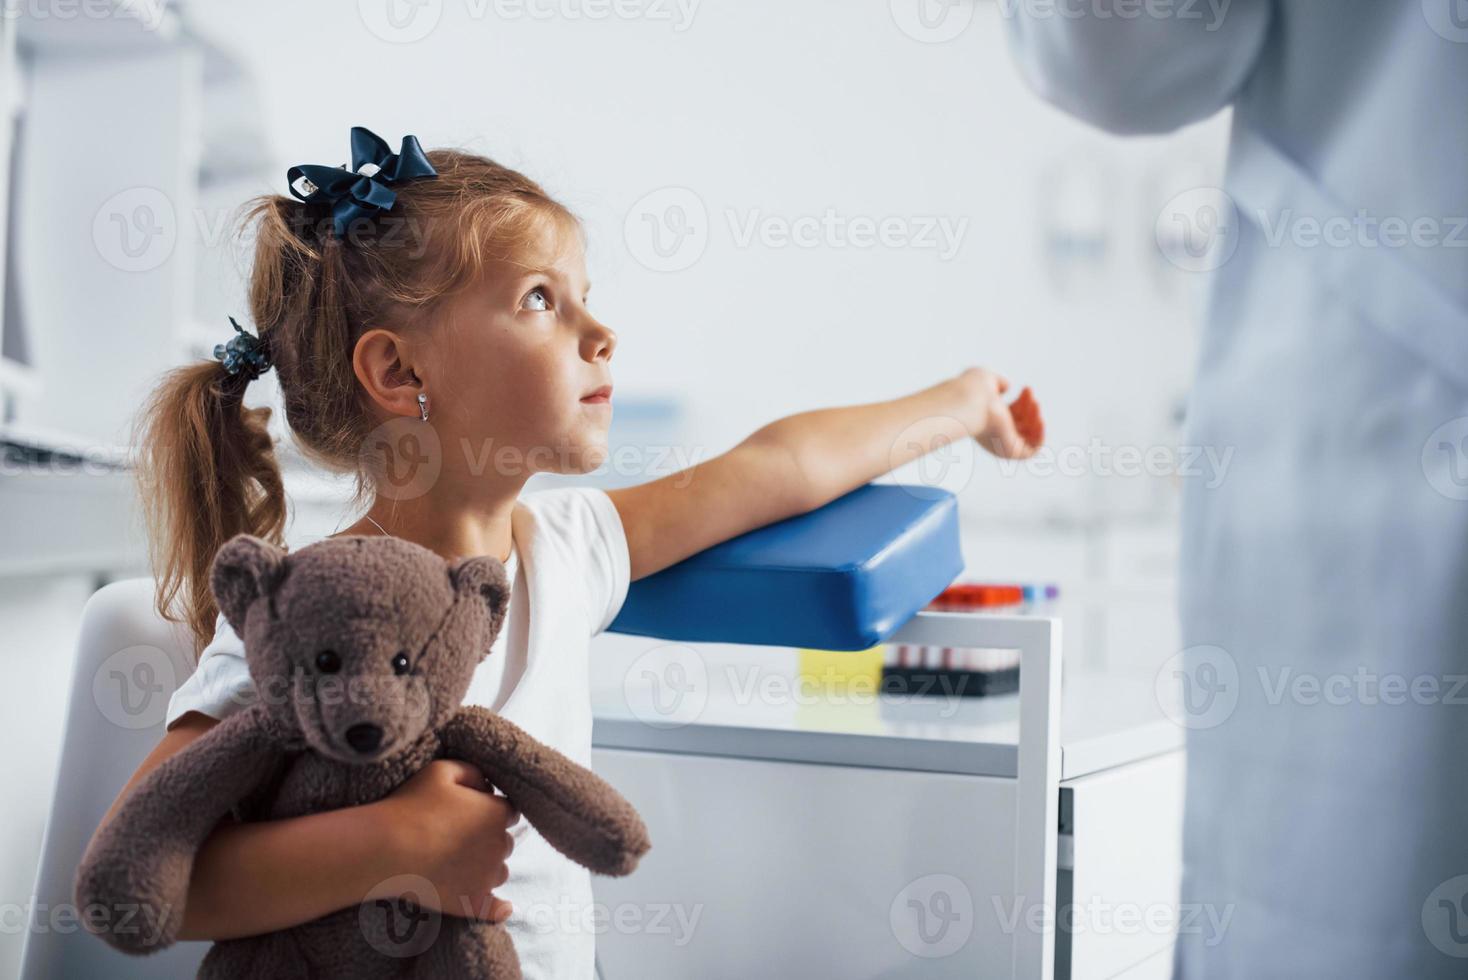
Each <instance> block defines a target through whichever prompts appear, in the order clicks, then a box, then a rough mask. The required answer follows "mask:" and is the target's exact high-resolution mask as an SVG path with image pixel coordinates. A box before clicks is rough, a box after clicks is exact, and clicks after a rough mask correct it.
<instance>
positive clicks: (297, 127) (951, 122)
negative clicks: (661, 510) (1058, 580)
mask: <svg viewBox="0 0 1468 980" xmlns="http://www.w3.org/2000/svg"><path fill="white" fill-rule="evenodd" d="M593 3H594V0H593ZM626 3H627V5H628V7H629V8H635V9H640V10H643V11H647V12H649V14H648V16H645V17H642V18H637V19H626V18H617V17H608V18H605V19H601V20H591V19H589V15H588V14H587V10H588V9H589V8H588V4H587V3H586V0H535V5H534V6H533V7H531V8H530V9H533V10H536V11H538V12H539V13H541V14H549V15H550V16H549V17H548V18H546V19H536V18H534V17H531V16H529V15H528V14H525V15H520V16H516V15H515V11H522V10H525V9H526V8H525V7H524V6H523V5H522V4H521V3H520V0H513V2H512V0H500V2H498V3H491V2H490V0H431V2H428V3H425V4H421V5H418V6H416V7H410V6H409V5H407V4H406V3H402V2H401V0H363V2H362V3H361V4H352V3H318V4H309V5H308V4H300V3H292V2H288V0H262V2H255V3H251V4H248V5H240V4H226V3H198V4H195V5H193V6H191V7H190V8H189V13H190V15H191V19H192V20H193V21H194V22H195V24H196V25H197V27H198V28H199V29H200V30H201V31H204V32H206V33H208V34H209V35H211V36H212V37H215V38H217V39H218V42H219V43H220V44H221V45H224V46H226V47H228V48H229V49H231V50H232V51H233V52H235V53H236V54H237V55H238V56H239V57H240V58H241V59H243V60H244V61H245V63H246V64H247V65H252V66H253V67H254V68H255V70H256V73H257V78H258V84H259V89H260V99H261V103H262V105H263V111H264V116H265V119H266V126H267V130H268V133H269V138H270V142H271V147H270V150H271V152H272V153H273V154H274V157H275V159H276V161H277V165H276V168H275V171H276V173H275V175H274V177H273V178H272V179H273V183H271V184H269V185H268V187H269V188H270V189H275V190H279V191H284V189H285V188H284V184H285V181H284V171H285V169H286V167H287V166H289V165H291V164H294V163H301V162H319V163H329V164H336V163H340V162H341V160H342V159H344V158H345V157H346V155H347V131H348V128H349V127H350V126H351V125H353V124H362V125H366V126H368V127H370V128H372V129H373V130H375V131H376V132H378V133H380V134H382V135H383V136H384V137H385V138H387V139H388V140H389V141H390V142H392V143H393V144H394V145H396V142H397V140H398V139H399V138H400V137H401V135H403V134H405V133H415V134H417V135H418V136H419V137H420V139H421V140H422V141H423V142H424V143H425V145H428V146H434V145H442V144H462V145H465V146H468V147H471V148H473V149H476V150H478V151H480V152H484V153H487V154H489V155H491V156H494V157H496V158H498V159H500V160H502V161H504V162H507V163H510V164H512V165H515V166H518V167H520V168H522V169H524V170H525V171H526V172H527V173H529V174H530V175H531V176H533V177H535V178H537V179H539V180H540V181H542V182H543V183H544V184H545V185H546V186H547V187H548V189H550V190H551V191H552V192H553V193H555V194H557V195H558V196H560V197H561V198H562V199H563V200H565V201H566V202H567V203H569V204H570V205H571V206H572V207H573V208H574V209H575V210H576V211H578V212H579V213H580V214H581V215H582V216H583V217H584V218H585V220H586V222H587V224H588V226H589V229H590V233H591V240H592V253H591V256H590V267H591V268H590V272H591V276H592V280H593V283H594V287H595V288H594V290H593V294H592V295H593V302H594V306H595V308H596V309H597V311H598V312H599V314H600V315H601V316H602V318H603V319H604V320H605V321H606V322H608V323H609V324H611V325H612V326H613V327H615V328H616V329H617V330H618V331H619V332H620V335H621V347H620V350H619V352H618V354H617V356H616V358H615V360H614V364H613V367H614V372H615V375H616V379H617V384H618V388H619V391H622V392H625V393H627V394H628V395H632V394H635V393H653V392H668V393H671V394H674V395H676V396H678V397H680V398H682V399H684V400H686V402H687V404H688V408H689V410H690V412H691V413H692V414H693V416H694V417H695V418H696V420H697V425H696V431H697V434H698V439H699V442H700V446H701V449H702V450H703V451H704V452H706V453H714V452H718V451H720V450H722V449H723V448H726V447H727V446H728V445H729V444H731V443H733V442H734V441H736V440H737V439H738V438H739V437H741V436H742V435H743V434H745V433H747V432H748V431H749V430H750V429H752V428H754V427H756V426H757V425H759V424H761V423H762V422H765V421H768V420H769V419H771V418H773V417H776V416H778V415H781V414H785V413H788V412H792V411H796V410H800V409H805V408H811V407H815V406H821V405H828V404H838V403H841V402H850V401H860V400H866V399H874V398H882V397H889V396H894V395H898V394H901V393H904V392H907V391H911V390H913V389H916V388H918V387H921V386H924V385H927V384H930V383H932V382H934V381H936V380H938V379H940V378H942V377H945V376H947V375H948V374H950V373H952V372H954V371H956V370H958V369H959V368H960V367H962V366H965V365H968V364H985V365H989V366H992V367H994V368H996V369H1000V370H1002V371H1004V372H1005V373H1007V374H1009V375H1010V376H1011V377H1012V378H1013V379H1014V380H1015V381H1018V382H1022V383H1032V384H1034V385H1035V386H1036V388H1037V389H1038V391H1039V393H1040V394H1041V396H1042V398H1043V400H1044V404H1045V408H1046V413H1047V417H1048V419H1049V421H1050V425H1051V433H1052V438H1053V440H1054V442H1055V444H1057V445H1065V444H1072V445H1076V446H1085V445H1086V444H1087V442H1088V440H1089V439H1091V438H1092V437H1093V436H1098V437H1100V438H1102V439H1104V440H1105V441H1106V442H1107V443H1108V444H1109V445H1112V446H1116V445H1124V444H1136V445H1143V446H1145V445H1150V444H1152V443H1155V442H1156V441H1158V440H1159V439H1160V438H1166V437H1168V435H1169V430H1168V423H1167V419H1168V418H1169V417H1170V416H1171V415H1172V414H1173V413H1174V412H1175V410H1176V408H1177V405H1178V402H1179V399H1180V397H1181V396H1182V394H1183V392H1184V389H1185V387H1186V382H1187V378H1188V376H1189V373H1190V369H1191V362H1192V357H1193V349H1194V344H1195V333H1196V331H1195V326H1194V324H1195V316H1194V306H1193V301H1194V299H1195V298H1196V293H1197V289H1196V286H1197V285H1198V283H1197V281H1196V279H1195V278H1194V277H1192V276H1190V275H1189V274H1186V273H1183V272H1180V271H1179V270H1177V269H1174V268H1172V267H1170V266H1168V265H1167V264H1166V263H1165V262H1164V261H1162V260H1161V259H1160V258H1159V256H1158V251H1157V248H1156V246H1155V244H1154V238H1153V224H1154V220H1155V218H1156V216H1157V214H1158V210H1159V208H1160V206H1161V204H1162V202H1163V201H1165V200H1166V199H1167V197H1169V196H1170V193H1171V191H1170V188H1173V187H1178V188H1181V187H1194V186H1198V182H1199V179H1200V175H1201V176H1202V177H1203V179H1206V178H1207V176H1208V174H1209V173H1211V172H1214V171H1216V168H1217V165H1218V160H1219V156H1220V147H1221V139H1222V133H1223V129H1222V125H1221V123H1220V121H1215V122H1213V123H1210V124H1208V125H1206V126H1204V127H1201V128H1199V129H1197V130H1194V131H1193V132H1190V133H1186V134H1183V135H1182V136H1179V137H1173V138H1169V139H1164V140H1143V141H1121V140H1116V139H1113V138H1110V137H1107V136H1104V135H1101V134H1099V133H1096V132H1093V131H1090V130H1088V129H1086V128H1084V127H1082V126H1081V125H1080V124H1078V123H1075V122H1073V121H1071V120H1069V119H1068V118H1066V117H1064V116H1062V115H1061V114H1060V113H1058V112H1057V111H1054V110H1052V109H1050V108H1049V107H1048V106H1046V105H1044V104H1043V103H1041V102H1040V101H1039V100H1038V99H1037V98H1035V97H1034V96H1033V95H1031V94H1030V93H1029V92H1028V90H1027V89H1026V88H1025V87H1024V86H1023V84H1022V83H1021V81H1020V79H1019V77H1018V74H1017V72H1016V71H1015V69H1014V67H1013V65H1012V64H1011V62H1010V60H1009V57H1008V54H1007V52H1006V50H1005V47H1004V43H1003V34H1002V21H1001V17H1000V13H999V7H998V6H997V5H994V4H987V3H985V4H979V5H977V6H971V5H968V4H963V3H960V4H958V5H956V6H954V7H953V8H951V10H953V11H957V13H956V14H953V16H958V17H960V18H962V17H963V16H964V15H965V14H968V15H971V16H972V21H971V22H970V23H969V24H968V26H967V28H966V29H965V30H963V31H962V33H960V34H959V35H958V36H957V37H956V38H954V39H953V40H951V41H948V42H946V43H938V44H931V43H922V42H920V41H918V40H915V39H914V38H913V37H912V36H910V35H909V34H908V33H905V32H904V30H903V29H902V28H901V27H900V26H899V20H905V19H907V12H906V11H905V7H906V6H907V4H906V3H904V0H894V2H893V3H892V4H891V5H889V4H883V3H873V4H864V5H852V4H845V3H837V2H833V0H809V2H802V3H796V4H791V3H779V2H776V0H750V2H743V3H730V2H713V0H707V2H704V3H701V4H696V5H695V6H693V8H692V15H691V19H687V20H682V19H681V16H682V15H679V14H677V13H676V10H677V8H676V7H673V6H671V4H670V5H669V6H667V7H666V8H665V7H664V6H663V5H662V4H661V3H656V4H655V3H653V2H652V0H647V2H641V0H626ZM590 9H597V8H595V7H591V8H590ZM387 10H394V11H396V12H397V14H399V15H400V16H403V17H407V18H410V19H408V20H406V21H401V22H400V23H404V24H405V25H406V26H404V27H403V28H401V29H396V28H392V27H391V26H390V25H389V23H388V21H386V19H385V11H387ZM414 12H416V14H414ZM653 12H660V13H668V14H670V15H671V16H672V18H673V19H672V21H669V20H665V19H658V18H657V17H656V16H654V15H653ZM369 21H370V23H369ZM960 22H961V20H960ZM429 26H432V29H431V30H429V31H428V32H427V33H426V35H425V36H423V37H421V39H419V40H416V41H413V42H411V43H393V42H391V41H388V40H384V39H383V38H384V37H391V38H399V39H401V38H406V37H414V36H416V35H418V34H419V33H421V32H422V31H423V30H424V29H426V28H428V27H429ZM680 28H681V29H680ZM326 38H331V40H330V41H329V42H328V41H326V40H325V39H326ZM664 188H686V189H688V190H690V191H692V192H693V194H694V195H695V203H696V205H701V206H702V207H703V208H704V209H705V210H706V212H707V215H708V222H707V224H701V223H700V224H699V227H703V228H704V229H705V234H706V248H705V249H704V250H703V252H702V254H701V256H699V257H698V258H697V260H696V261H693V262H692V264H691V265H688V266H687V267H686V268H681V269H679V270H678V271H669V272H659V271H654V270H652V269H649V268H647V267H646V266H645V265H643V264H642V263H641V262H640V261H639V257H640V256H644V255H647V254H648V253H647V251H646V248H645V240H644V239H643V238H642V237H641V236H640V235H639V234H634V235H632V236H630V237H629V236H628V235H627V234H626V233H625V227H626V226H627V224H628V221H629V215H630V219H631V224H632V226H633V227H634V228H637V229H641V228H643V227H645V222H646V221H647V220H653V221H663V222H668V221H670V220H671V219H672V218H674V217H676V215H672V214H671V213H666V212H664V211H661V210H659V209H658V208H657V207H656V205H657V204H658V203H659V202H660V201H663V200H674V201H675V203H676V202H677V200H678V199H676V198H669V197H668V195H666V194H665V195H664V196H663V197H662V198H654V199H653V201H652V202H651V203H652V205H653V208H652V211H651V213H650V215H649V214H645V213H643V212H644V211H645V210H646V209H642V210H638V209H637V208H636V207H635V206H637V205H638V202H639V201H640V200H642V199H644V198H645V196H646V195H648V194H650V193H652V192H655V191H658V190H660V189H664ZM827 208H832V209H834V210H835V212H836V213H837V214H839V215H840V216H842V217H843V218H845V219H848V220H849V219H851V218H857V217H862V218H868V219H881V218H884V217H897V218H900V219H904V220H908V221H912V222H914V224H913V225H912V226H911V227H913V228H914V229H916V224H915V222H916V221H917V220H918V219H920V218H922V217H925V216H933V217H940V218H944V219H946V220H949V221H951V222H953V223H955V224H957V223H960V222H966V223H967V224H966V232H965V234H964V235H963V237H962V238H961V245H960V247H959V248H958V250H957V252H956V254H955V255H954V256H953V257H952V258H949V259H947V260H945V259H944V258H943V257H942V256H941V255H940V254H938V253H937V252H936V251H935V250H932V249H928V248H919V247H911V248H884V247H882V246H880V245H878V246H876V247H871V248H865V249H862V248H853V247H846V248H838V247H828V248H801V247H795V246H786V247H783V248H781V247H769V246H767V245H764V244H760V243H759V241H758V240H757V239H756V241H755V242H754V243H753V244H750V245H747V246H743V247H741V245H740V244H739V242H738V241H737V234H736V229H743V228H745V227H747V223H748V221H749V220H750V218H751V216H770V217H774V218H776V219H784V220H787V221H789V220H793V219H795V218H798V217H800V216H806V215H814V216H817V217H819V216H820V215H822V214H823V213H824V212H825V210H826V209H827ZM729 212H733V213H734V216H735V217H734V219H733V223H734V226H735V227H733V228H731V222H730V219H729V217H728V215H729ZM664 231H665V232H667V231H668V229H667V227H666V225H665V226H664ZM1057 236H1062V237H1063V236H1070V238H1071V239H1072V240H1073V241H1074V242H1078V243H1079V245H1080V246H1081V247H1083V248H1086V249H1103V250H1104V251H1105V255H1104V258H1102V259H1100V260H1098V261H1094V262H1087V261H1078V262H1071V263H1063V262H1061V263H1057V262H1052V261H1051V260H1050V258H1049V256H1050V254H1051V252H1050V251H1049V250H1047V246H1046V242H1047V241H1049V240H1051V239H1053V238H1055V237H1057ZM665 241H671V239H670V238H669V239H665ZM690 247H692V246H690ZM681 257H682V259H683V261H682V262H679V263H678V264H680V265H682V264H686V262H687V258H688V255H687V253H685V254H684V255H683V256H681ZM242 307H243V303H242V302H241V303H240V308H242ZM223 312H224V311H222V310H221V311H218V312H217V314H216V317H217V319H218V321H219V322H222V317H223ZM1091 482H1092V481H1090V480H1088V479H1079V478H1077V479H1070V478H1046V479H1024V478H1021V477H1016V478H1012V479H1002V478H999V477H998V476H997V474H996V472H995V470H994V468H993V467H992V466H990V465H988V464H986V463H981V464H980V466H979V469H978V472H977V474H976V475H975V478H974V480H973V483H972V486H971V487H970V491H971V496H972V498H973V501H972V503H973V505H974V506H975V507H976V508H977V509H978V510H979V511H981V512H983V513H987V514H993V513H1015V512H1019V513H1031V514H1033V513H1035V512H1036V509H1037V508H1041V507H1044V508H1045V509H1049V510H1053V509H1055V508H1057V507H1058V508H1062V509H1064V510H1066V511H1067V512H1076V511H1081V512H1087V513H1089V512H1090V509H1092V508H1093V505H1094V502H1095V501H1096V500H1097V498H1098V493H1100V494H1101V495H1102V496H1104V497H1105V499H1107V500H1113V499H1114V502H1115V506H1116V507H1117V508H1121V509H1127V510H1136V509H1141V508H1152V507H1153V505H1154V502H1155V491H1154V490H1152V489H1148V488H1143V487H1141V486H1140V483H1141V482H1142V481H1139V480H1132V481H1122V483H1123V484H1124V485H1122V486H1117V487H1112V488H1110V489H1106V490H1102V491H1098V489H1097V488H1096V487H1095V486H1093V485H1091Z"/></svg>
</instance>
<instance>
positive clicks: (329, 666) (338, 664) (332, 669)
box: [316, 650, 342, 674]
mask: <svg viewBox="0 0 1468 980" xmlns="http://www.w3.org/2000/svg"><path fill="white" fill-rule="evenodd" d="M316 669H317V670H319V671H321V672H322V673H323V674H335V673H336V672H337V671H339V670H341V669H342V658H341V657H339V656H337V653H336V651H335V650H322V651H321V652H320V653H318V654H317V655H316Z"/></svg>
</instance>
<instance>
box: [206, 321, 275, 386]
mask: <svg viewBox="0 0 1468 980" xmlns="http://www.w3.org/2000/svg"><path fill="white" fill-rule="evenodd" d="M229 322H230V324H231V325H232V326H233V327H234V329H235V334H236V336H234V337H231V338H230V339H229V343H227V344H215V345H214V358H215V360H217V361H219V362H220V363H221V364H223V365H224V370H225V371H227V372H229V373H230V374H240V373H242V372H243V373H244V375H245V379H246V380H247V381H254V380H255V379H256V378H258V377H260V375H262V374H264V373H265V372H266V371H269V370H270V354H269V353H268V352H267V351H266V349H265V340H264V339H263V338H261V337H256V336H255V335H254V334H249V333H245V328H244V327H242V326H240V325H239V324H238V323H235V319H234V317H230V318H229Z"/></svg>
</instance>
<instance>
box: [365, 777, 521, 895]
mask: <svg viewBox="0 0 1468 980" xmlns="http://www.w3.org/2000/svg"><path fill="white" fill-rule="evenodd" d="M372 806H373V807H375V808H376V810H377V813H378V816H379V817H380V818H381V826H382V833H383V836H384V839H385V840H386V841H387V842H388V848H389V849H390V850H391V852H392V853H393V855H394V857H395V858H396V860H395V861H394V864H395V865H396V866H398V867H400V868H401V869H402V871H403V872H404V873H407V874H411V875H416V876H419V877H421V878H423V879H425V880H426V881H427V882H428V883H429V884H431V885H432V886H433V888H432V889H430V890H428V891H429V892H430V893H429V894H417V893H415V892H413V890H412V889H410V888H404V887H403V882H402V880H401V878H400V877H396V878H388V879H387V880H386V881H384V882H383V883H382V884H381V885H380V886H379V889H380V890H377V891H373V892H371V893H369V894H368V896H367V900H369V901H370V900H372V899H378V898H398V897H408V898H411V899H413V900H414V901H415V902H418V903H419V904H420V905H425V906H429V907H432V908H435V909H437V910H438V911H440V912H443V913H444V914H446V915H456V916H459V917H461V918H475V919H484V920H486V921H489V922H503V921H504V920H505V919H508V918H509V917H510V913H511V911H512V907H511V905H510V903H509V902H507V901H505V900H503V899H500V898H496V897H495V896H494V895H493V894H492V892H493V889H495V888H498V887H499V886H500V885H503V884H504V883H505V880H506V879H507V878H508V877H509V874H510V872H509V869H508V867H507V866H506V864H505V861H506V860H507V859H508V858H509V856H510V851H511V850H513V849H514V846H515V844H514V839H513V838H512V837H511V836H510V832H509V829H510V828H511V827H513V826H514V825H515V824H516V823H517V822H518V821H519V819H520V814H519V811H517V810H516V809H515V808H514V807H513V806H512V805H511V804H510V802H509V800H507V799H505V798H504V797H503V796H497V795H495V794H494V793H493V791H492V787H491V786H490V785H489V782H488V781H487V780H486V779H485V778H484V775H483V774H482V773H481V772H480V771H479V770H478V769H477V768H475V767H474V766H472V765H470V764H469V763H467V762H460V761H458V760H454V759H436V760H434V761H433V762H430V763H429V764H428V765H427V766H425V767H424V768H423V769H422V770H420V771H419V772H418V773H417V774H415V775H414V776H413V777H412V778H411V779H409V780H408V781H407V782H406V783H404V784H403V785H402V786H399V787H398V788H397V789H396V790H394V791H393V793H392V794H391V795H390V796H388V797H387V798H386V799H383V800H381V801H380V802H378V803H375V804H372Z"/></svg>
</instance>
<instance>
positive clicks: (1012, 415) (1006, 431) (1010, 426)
mask: <svg viewBox="0 0 1468 980" xmlns="http://www.w3.org/2000/svg"><path fill="white" fill-rule="evenodd" d="M959 377H960V378H961V379H963V380H964V382H966V383H967V384H968V385H969V386H970V389H971V390H972V391H973V393H974V394H973V397H974V398H975V399H976V402H977V405H976V407H977V408H978V418H979V423H978V425H977V427H976V428H975V431H974V433H973V436H974V439H976V440H977V441H978V443H979V445H981V446H983V447H984V448H985V449H987V450H988V451H989V452H991V453H993V454H994V455H995V456H998V457H1001V458H1003V459H1028V458H1029V457H1031V456H1033V455H1035V452H1036V450H1038V449H1039V448H1040V446H1041V445H1043V444H1044V442H1045V420H1044V419H1043V418H1041V417H1040V403H1039V402H1038V401H1036V400H1035V393H1034V392H1033V391H1031V390H1030V389H1029V388H1025V389H1023V390H1022V391H1020V393H1019V397H1018V398H1016V399H1015V400H1014V401H1013V402H1008V403H1006V402H1005V401H1004V395H1005V393H1006V392H1008V391H1009V382H1008V381H1007V380H1006V379H1005V378H1003V377H1001V376H1000V375H997V374H995V373H994V372H993V371H989V370H986V369H985V368H969V369H968V370H967V371H964V372H963V374H961V375H959Z"/></svg>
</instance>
